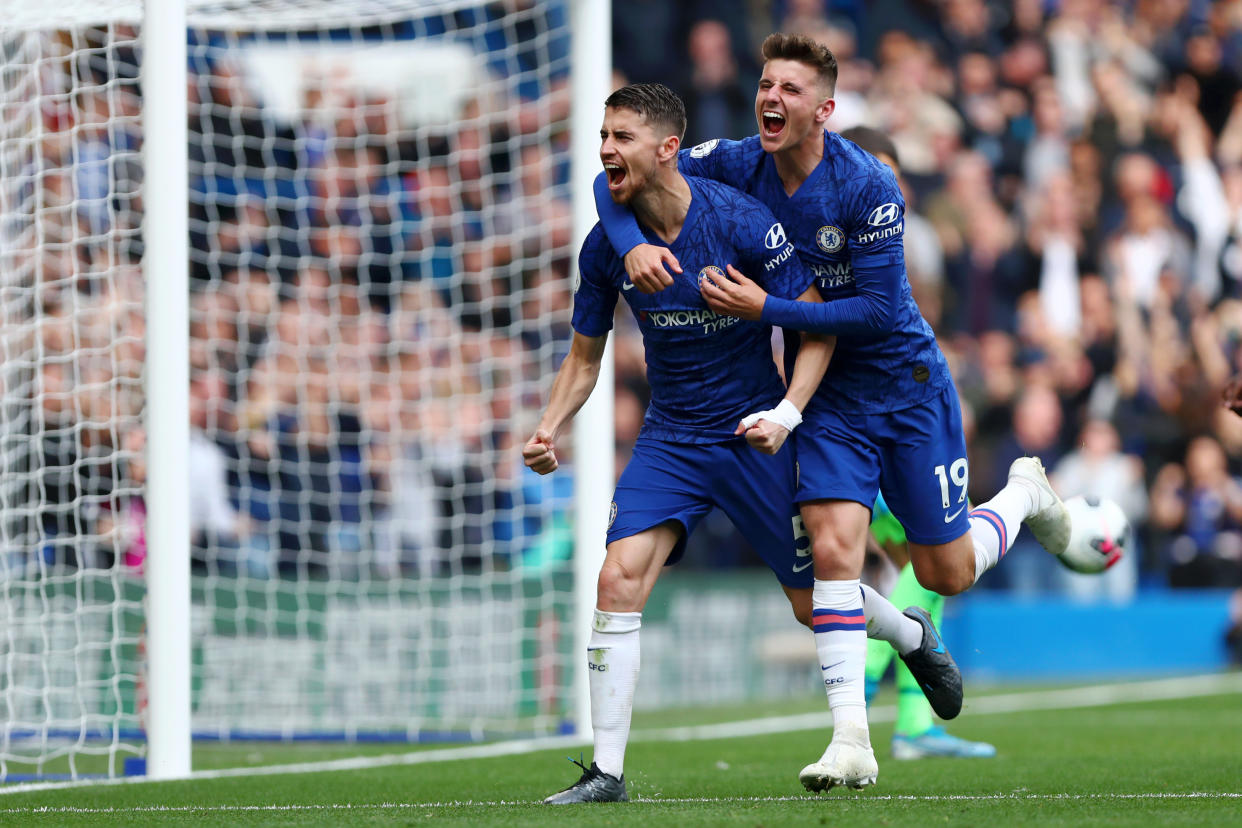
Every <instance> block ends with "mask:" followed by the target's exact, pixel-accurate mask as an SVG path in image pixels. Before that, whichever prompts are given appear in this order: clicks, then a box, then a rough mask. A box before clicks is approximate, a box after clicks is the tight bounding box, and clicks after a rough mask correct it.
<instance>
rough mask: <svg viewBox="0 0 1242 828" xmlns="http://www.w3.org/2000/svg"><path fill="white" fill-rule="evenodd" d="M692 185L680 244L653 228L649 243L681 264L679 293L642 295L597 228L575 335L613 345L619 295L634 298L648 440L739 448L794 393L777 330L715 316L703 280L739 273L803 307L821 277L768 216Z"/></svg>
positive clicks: (584, 270)
mask: <svg viewBox="0 0 1242 828" xmlns="http://www.w3.org/2000/svg"><path fill="white" fill-rule="evenodd" d="M686 181H687V182H688V183H689V184H690V192H691V196H692V198H691V201H690V210H689V213H688V214H687V216H686V220H685V223H684V224H683V225H682V228H681V233H680V234H679V235H678V237H677V239H676V240H675V241H674V242H673V244H671V245H667V244H665V243H664V241H663V240H661V239H660V237H659V236H657V235H656V234H655V233H652V232H650V231H649V230H647V229H646V228H643V234H644V236H645V237H646V240H647V241H648V242H649V243H651V244H658V245H662V246H665V247H669V248H670V249H671V250H672V251H673V254H674V255H676V256H677V259H678V261H679V262H681V266H682V272H681V273H680V274H675V275H674V279H673V284H672V285H670V286H669V287H667V288H665V289H664V290H662V291H659V292H657V293H652V294H646V293H642V292H640V291H638V290H634V289H633V288H634V285H633V284H632V283H631V282H630V280H629V277H628V276H627V275H626V272H625V266H624V264H623V262H622V260H621V258H620V257H619V256H618V255H617V254H616V252H615V251H614V250H613V249H612V246H611V245H610V244H609V243H608V239H607V237H606V236H605V234H604V229H603V227H601V226H600V225H598V224H597V225H596V226H595V227H594V228H593V229H592V230H591V232H590V234H588V236H587V239H586V241H585V242H584V243H583V245H582V251H581V253H580V254H579V257H578V269H579V280H578V283H577V285H576V286H575V292H574V312H573V327H574V330H575V331H577V332H578V333H580V334H582V335H584V336H592V337H595V336H603V335H604V334H606V333H607V332H608V331H609V330H611V328H612V319H613V312H614V309H615V307H616V303H617V295H618V294H620V295H622V296H624V298H625V301H626V303H627V304H628V305H629V306H630V310H631V311H632V312H633V314H634V318H635V319H636V320H637V322H638V328H639V330H640V331H642V335H643V344H644V346H645V348H646V355H647V380H648V382H649V383H650V385H651V404H650V406H648V408H647V416H646V420H645V422H644V423H643V431H642V433H643V435H645V436H647V437H651V438H654V439H659V440H669V441H674V442H686V443H712V442H719V441H721V440H729V439H733V430H734V429H735V428H736V427H737V424H738V421H739V420H741V419H742V417H744V416H746V415H747V414H750V413H753V412H755V411H760V410H763V409H766V408H771V407H772V406H773V405H775V404H776V403H777V402H779V401H780V399H781V398H782V397H783V396H784V394H785V386H784V384H783V383H782V382H781V378H780V374H779V373H778V371H777V368H776V364H775V362H774V361H773V358H772V340H771V336H772V329H771V326H769V325H767V324H764V323H762V322H748V321H746V320H743V319H737V318H736V317H732V316H723V315H720V314H717V313H716V312H714V311H712V310H711V309H710V308H708V307H707V304H706V303H705V302H704V301H703V297H702V296H701V295H700V294H699V279H700V278H701V277H702V276H703V275H705V274H714V275H719V276H724V275H725V273H726V271H725V266H726V265H729V264H731V265H733V266H734V267H736V268H737V269H738V270H740V271H742V272H743V273H745V274H747V275H748V276H750V277H751V278H753V279H755V280H756V281H758V282H759V283H760V284H761V285H762V286H763V288H764V290H766V291H768V293H770V294H772V295H774V296H781V297H783V298H787V299H793V298H796V297H797V296H799V295H801V294H802V292H803V291H805V290H806V289H807V287H808V286H809V285H810V281H811V274H810V273H809V271H807V270H806V269H805V268H804V267H803V266H802V265H801V263H800V261H799V260H798V257H797V254H796V253H795V252H794V248H793V245H792V244H790V242H789V240H788V239H787V237H786V234H785V230H784V228H783V227H782V226H781V224H780V223H778V222H777V221H776V219H775V218H774V217H773V216H772V212H771V211H770V210H769V209H768V208H767V207H764V206H763V205H762V204H760V203H759V202H758V201H756V200H755V199H753V198H750V197H749V196H746V195H744V194H742V193H739V192H737V191H736V190H734V189H733V188H731V187H728V186H726V185H724V184H721V183H719V182H716V181H708V180H704V179H696V178H693V177H690V176H687V177H686Z"/></svg>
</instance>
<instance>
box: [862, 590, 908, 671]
mask: <svg viewBox="0 0 1242 828" xmlns="http://www.w3.org/2000/svg"><path fill="white" fill-rule="evenodd" d="M862 598H863V613H864V615H865V616H866V618H867V637H868V638H878V639H880V640H881V641H887V642H888V643H889V644H892V645H893V649H895V650H896V651H897V652H898V653H899V654H901V655H905V654H906V653H908V652H910V651H911V650H914V649H916V648H917V647H918V646H919V645H920V644H922V643H923V625H922V624H920V623H919V622H918V621H915V620H914V619H913V618H911V617H910V616H908V615H903V614H902V612H901V610H899V609H897V606H896V605H895V604H894V603H893V602H892V601H890V600H888V599H887V598H885V597H884V596H883V595H881V594H880V593H878V592H876V591H875V590H874V589H872V588H871V587H869V586H867V585H866V584H863V585H862Z"/></svg>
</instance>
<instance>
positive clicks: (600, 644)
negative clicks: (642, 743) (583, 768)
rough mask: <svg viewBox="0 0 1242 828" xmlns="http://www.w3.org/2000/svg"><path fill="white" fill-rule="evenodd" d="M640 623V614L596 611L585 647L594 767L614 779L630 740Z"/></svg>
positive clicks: (623, 760) (622, 763)
mask: <svg viewBox="0 0 1242 828" xmlns="http://www.w3.org/2000/svg"><path fill="white" fill-rule="evenodd" d="M642 620H643V614H642V613H641V612H604V611H603V610H598V609H597V610H595V621H594V623H593V624H592V625H591V627H592V629H591V641H590V643H589V644H588V645H587V668H588V672H589V678H588V682H589V684H590V688H591V728H592V730H594V731H595V757H594V759H595V765H596V767H598V768H599V769H600V770H602V771H603V772H604V773H606V774H609V775H611V776H615V777H617V778H618V779H620V778H621V774H622V772H623V771H622V769H623V768H624V767H625V743H626V742H627V741H629V738H630V714H631V713H632V712H633V710H634V688H635V687H636V686H637V685H638V666H639V652H638V628H639V627H640V626H642Z"/></svg>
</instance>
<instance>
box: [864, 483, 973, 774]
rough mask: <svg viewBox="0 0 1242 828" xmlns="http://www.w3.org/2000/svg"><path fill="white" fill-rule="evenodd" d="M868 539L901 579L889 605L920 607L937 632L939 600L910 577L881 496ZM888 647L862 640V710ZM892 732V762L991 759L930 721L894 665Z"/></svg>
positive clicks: (902, 670) (906, 674)
mask: <svg viewBox="0 0 1242 828" xmlns="http://www.w3.org/2000/svg"><path fill="white" fill-rule="evenodd" d="M871 535H872V537H874V538H875V540H876V543H878V544H879V545H880V547H881V548H883V550H884V552H885V554H886V555H887V556H888V558H889V560H891V561H892V562H893V563H894V564H895V565H896V566H897V568H898V569H900V570H901V574H900V575H899V576H898V578H897V585H896V586H895V587H894V588H893V591H892V594H890V595H889V596H888V599H889V601H891V602H892V603H893V604H894V605H896V606H899V607H910V606H915V607H922V608H923V609H925V610H927V612H928V614H929V615H930V616H931V618H932V623H934V624H935V625H936V628H937V629H943V628H942V627H941V624H940V622H941V618H942V616H943V615H944V596H943V595H940V594H939V593H936V592H932V591H931V590H930V589H924V588H923V587H922V586H920V585H919V582H918V579H917V578H915V577H914V567H913V566H911V565H910V558H909V555H908V554H907V552H906V531H905V529H903V528H902V527H901V524H900V523H899V522H898V521H897V518H896V517H894V516H893V513H892V512H890V511H889V510H888V506H887V505H886V504H885V503H884V495H880V496H879V497H878V498H877V499H876V502H875V508H874V509H872V511H871ZM894 655H895V651H894V650H893V647H892V645H890V644H889V643H888V642H886V641H881V640H880V639H878V638H869V639H867V673H866V694H867V704H871V700H872V699H873V698H874V697H875V693H876V690H878V689H879V685H880V680H881V679H882V678H883V677H884V673H885V671H887V670H888V665H889V664H890V663H891V662H892V661H893V656H894ZM896 676H897V726H896V728H895V729H894V731H893V758H894V759H923V758H925V757H928V756H950V757H958V758H967V759H970V758H977V759H983V758H987V757H990V756H995V755H996V748H995V747H993V746H992V745H989V744H988V743H987V742H970V741H967V740H966V739H959V738H958V737H956V736H951V735H949V734H948V733H946V732H945V731H944V728H942V727H940V726H938V725H937V724H936V723H935V722H934V721H933V720H932V710H931V705H930V704H928V702H927V698H926V696H924V695H923V691H922V690H921V689H920V688H919V685H918V682H917V681H915V679H914V676H912V675H910V671H909V670H908V669H906V665H905V664H903V663H902V662H901V661H900V660H898V661H897V670H896Z"/></svg>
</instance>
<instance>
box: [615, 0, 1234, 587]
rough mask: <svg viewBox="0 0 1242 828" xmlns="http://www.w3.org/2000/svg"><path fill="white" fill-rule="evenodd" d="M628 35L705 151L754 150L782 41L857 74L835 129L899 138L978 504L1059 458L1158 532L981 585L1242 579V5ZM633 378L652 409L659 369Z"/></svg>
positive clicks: (740, 25)
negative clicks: (742, 142)
mask: <svg viewBox="0 0 1242 828" xmlns="http://www.w3.org/2000/svg"><path fill="white" fill-rule="evenodd" d="M691 5H692V6H693V4H691ZM614 19H615V21H616V29H615V37H616V41H615V43H616V48H615V53H614V54H615V56H616V61H617V64H618V66H619V68H620V69H621V70H622V71H623V72H624V73H625V74H626V76H627V77H628V78H630V79H631V80H666V81H667V80H668V79H670V78H672V79H674V80H678V81H680V82H679V83H675V84H674V85H675V86H677V88H678V90H679V91H680V92H681V93H682V94H683V96H684V97H685V98H686V101H687V104H688V109H689V112H690V113H691V115H690V133H691V134H690V135H689V136H688V137H687V142H688V143H693V142H696V141H700V140H705V139H707V138H710V137H716V136H719V135H729V136H734V137H740V136H742V135H745V134H750V133H752V132H753V131H754V124H753V110H752V101H753V90H754V88H755V79H756V77H757V73H758V71H759V70H760V67H759V66H758V65H757V63H756V51H757V49H756V44H757V43H759V42H760V40H761V39H762V37H763V36H764V35H765V34H766V33H767V32H769V31H771V30H774V29H775V30H784V31H796V32H801V33H805V34H809V35H812V36H814V37H816V38H818V39H820V40H821V41H823V42H825V43H827V44H828V45H829V46H830V47H831V48H832V49H833V51H834V53H835V54H836V56H837V58H838V60H839V62H840V79H839V81H838V85H837V93H836V101H837V108H836V111H835V113H834V115H833V116H832V119H831V120H830V121H829V127H830V128H831V129H834V130H837V131H840V130H844V129H847V128H849V127H851V126H855V125H858V124H864V125H867V126H872V127H875V128H878V129H880V130H882V131H884V132H885V133H887V134H888V135H889V136H891V137H892V139H893V141H894V142H895V144H896V146H897V149H898V153H899V155H900V159H899V160H900V163H901V166H902V170H903V176H902V178H903V180H902V182H901V183H902V187H903V191H904V193H905V196H906V200H907V205H908V209H909V220H908V222H907V228H906V263H907V267H908V269H909V273H910V281H911V284H912V286H913V289H914V293H915V297H916V299H917V300H918V302H919V305H920V307H921V309H922V311H923V315H924V316H925V317H926V318H927V319H928V321H929V322H930V323H931V324H932V326H933V328H934V329H935V331H936V333H937V336H938V338H939V340H940V343H941V346H942V348H943V349H944V350H945V352H946V354H947V355H948V357H949V360H950V363H951V365H952V368H953V371H954V375H955V377H956V379H957V383H958V388H959V391H960V392H961V395H962V401H963V409H964V414H965V419H966V422H967V428H968V438H969V450H970V458H971V471H972V476H971V483H970V491H971V494H972V498H973V499H975V500H976V502H979V501H982V500H986V499H987V498H988V497H990V496H991V494H992V493H994V492H995V491H997V489H999V488H1000V487H1001V486H1002V485H1003V484H1004V481H1005V476H1006V472H1007V469H1008V465H1009V463H1010V461H1011V460H1012V459H1013V458H1014V457H1015V456H1017V455H1019V454H1037V455H1039V456H1041V457H1042V458H1043V460H1044V462H1045V464H1046V465H1047V466H1048V468H1049V469H1050V470H1051V472H1052V477H1053V479H1054V483H1055V485H1056V486H1057V487H1058V489H1059V490H1060V491H1061V493H1062V494H1063V495H1065V496H1067V497H1068V496H1072V495H1077V494H1085V495H1096V496H1102V497H1109V498H1112V499H1114V500H1116V501H1117V502H1118V503H1120V504H1121V505H1122V507H1123V508H1124V509H1125V511H1126V513H1127V514H1128V515H1129V516H1130V519H1131V521H1132V523H1133V525H1134V529H1135V530H1136V531H1135V538H1134V541H1133V543H1132V545H1131V553H1132V554H1131V555H1130V556H1129V558H1128V559H1127V560H1125V561H1124V562H1123V563H1122V564H1119V565H1118V566H1116V567H1114V569H1113V570H1111V571H1110V572H1109V573H1108V574H1107V575H1106V576H1105V577H1104V578H1102V579H1101V578H1085V577H1082V576H1074V575H1071V574H1069V573H1063V572H1062V571H1060V570H1059V568H1058V567H1057V566H1056V564H1055V562H1054V561H1052V559H1051V558H1050V557H1049V556H1047V555H1041V554H1037V553H1036V552H1035V551H1028V550H1021V549H1020V550H1018V552H1017V554H1014V555H1011V556H1009V557H1008V558H1007V559H1006V565H1005V566H1004V567H999V568H998V569H997V570H996V571H995V572H993V573H990V574H989V576H988V578H987V579H986V582H981V584H980V585H981V586H988V587H997V588H1008V589H1011V590H1017V591H1025V590H1031V591H1034V590H1041V589H1049V588H1051V589H1059V590H1067V591H1069V592H1071V593H1073V594H1080V595H1084V596H1100V595H1104V596H1112V597H1116V598H1119V599H1121V598H1125V597H1127V596H1129V595H1131V594H1133V591H1134V590H1135V589H1136V588H1137V586H1138V585H1140V584H1141V583H1146V584H1169V585H1172V586H1178V587H1181V586H1186V587H1189V586H1237V585H1238V584H1239V583H1242V487H1240V486H1239V479H1238V475H1239V473H1242V419H1240V418H1239V417H1237V416H1236V415H1235V414H1233V413H1231V412H1229V411H1227V410H1226V409H1224V408H1223V407H1222V405H1221V402H1220V394H1221V391H1222V389H1223V388H1224V386H1225V385H1226V383H1227V381H1228V379H1229V378H1230V376H1231V375H1233V374H1234V373H1236V372H1237V371H1238V370H1239V368H1240V367H1242V354H1240V353H1239V344H1240V334H1242V303H1240V302H1239V299H1240V297H1242V247H1240V246H1239V241H1240V240H1242V95H1239V92H1242V3H1238V2H1217V3H1208V2H1192V1H1191V0H1160V1H1159V2H1154V1H1153V2H1145V1H1144V0H1136V1H1135V2H1129V3H1108V2H1097V1H1096V0H1061V2H1043V1H1042V0H1012V2H988V0H875V2H868V3H862V2H857V0H786V2H773V3H770V4H758V5H756V4H752V3H729V2H723V3H721V2H716V3H713V4H711V5H710V6H707V5H706V4H702V8H701V9H700V8H697V7H696V8H690V7H684V6H680V5H679V6H678V7H677V8H673V7H672V5H671V4H662V3H657V2H636V3H627V4H624V6H620V5H619V6H618V7H617V8H616V10H615V13H614ZM640 34H641V37H640ZM620 365H622V366H627V367H628V371H627V372H622V373H620V375H621V376H622V383H623V384H624V385H625V387H626V389H627V390H626V391H625V392H624V393H625V394H626V395H631V394H632V395H633V396H635V397H636V398H637V401H638V402H641V388H642V384H641V381H640V372H639V370H638V368H639V363H638V361H637V359H636V358H631V359H629V360H628V361H627V360H623V361H622V362H621V363H620ZM629 389H633V390H629ZM632 407H633V408H635V409H637V408H638V407H639V406H638V404H637V402H636V403H634V404H633V406H632ZM619 408H621V409H622V410H624V408H625V406H624V405H622V404H620V403H619ZM626 422H627V421H626V420H625V419H624V418H620V419H619V424H621V426H622V427H623V426H624V425H625V424H626ZM634 425H636V423H635V424H634ZM621 436H622V437H624V438H630V437H632V436H633V435H632V433H627V434H622V435H621ZM709 529H710V527H709ZM1032 543H1033V541H1031V539H1029V538H1023V539H1020V541H1019V545H1020V546H1030V545H1032ZM712 549H713V554H715V555H716V556H717V557H719V556H720V555H721V552H720V549H721V546H720V538H718V537H714V538H712ZM739 554H744V552H743V553H739Z"/></svg>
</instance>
